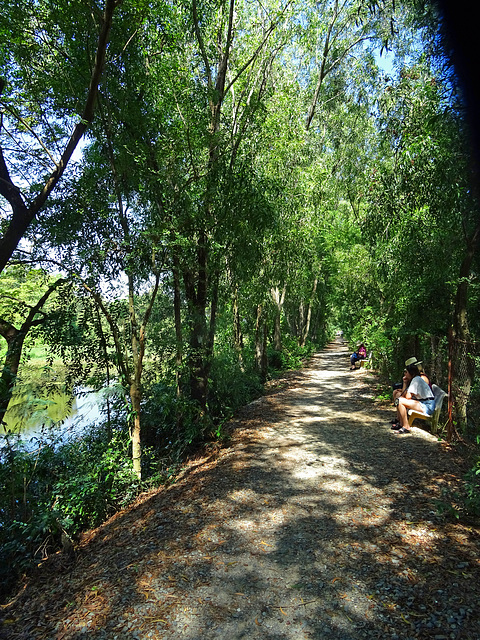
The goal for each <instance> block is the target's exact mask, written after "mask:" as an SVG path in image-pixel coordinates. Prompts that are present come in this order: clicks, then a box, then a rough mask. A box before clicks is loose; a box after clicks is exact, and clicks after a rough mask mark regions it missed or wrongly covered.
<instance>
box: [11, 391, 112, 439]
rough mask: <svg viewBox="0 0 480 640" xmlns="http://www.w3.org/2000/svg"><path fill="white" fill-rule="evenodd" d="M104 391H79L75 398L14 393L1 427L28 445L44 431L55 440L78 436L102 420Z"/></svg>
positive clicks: (58, 393) (58, 394)
mask: <svg viewBox="0 0 480 640" xmlns="http://www.w3.org/2000/svg"><path fill="white" fill-rule="evenodd" d="M108 391H109V390H108V389H107V390H105V389H102V390H101V391H96V392H94V391H89V390H87V389H82V390H80V391H79V392H78V393H77V395H76V396H72V395H68V394H66V393H64V392H60V391H57V392H54V393H53V394H49V395H48V396H47V397H44V398H42V397H32V396H28V395H27V394H25V393H23V394H22V393H20V394H16V395H14V396H13V398H12V400H11V402H10V405H9V407H8V410H7V413H6V414H5V417H4V422H5V423H6V427H5V428H6V429H7V431H10V432H12V433H16V434H20V438H21V440H23V441H25V442H27V441H30V442H32V443H34V442H36V441H37V439H38V438H40V437H43V436H44V435H45V434H46V432H47V431H49V432H50V435H51V437H54V439H55V440H66V439H68V438H71V437H73V436H76V435H80V434H81V433H83V432H84V431H85V430H86V429H87V428H89V427H92V426H94V425H96V424H98V423H100V422H103V421H105V412H104V411H103V407H104V405H105V403H106V396H107V393H108ZM3 435H4V434H3V433H2V436H3Z"/></svg>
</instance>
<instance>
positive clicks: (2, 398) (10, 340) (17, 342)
mask: <svg viewBox="0 0 480 640" xmlns="http://www.w3.org/2000/svg"><path fill="white" fill-rule="evenodd" d="M7 325H8V327H7ZM0 334H1V335H2V336H3V337H4V338H5V340H6V341H7V353H6V355H5V360H4V363H3V370H2V376H1V378H0V385H1V387H0V424H2V423H3V419H4V417H5V413H6V412H7V409H8V405H9V403H10V400H11V399H12V394H13V388H14V386H15V381H16V379H17V374H18V366H19V364H20V359H21V357H22V349H23V343H24V341H25V337H26V335H27V334H26V333H25V332H23V331H21V330H19V329H16V328H15V327H14V326H13V325H11V324H9V323H5V322H3V321H1V320H0Z"/></svg>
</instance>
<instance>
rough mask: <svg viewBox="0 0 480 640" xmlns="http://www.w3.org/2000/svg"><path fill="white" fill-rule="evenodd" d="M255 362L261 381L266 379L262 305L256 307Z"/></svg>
mask: <svg viewBox="0 0 480 640" xmlns="http://www.w3.org/2000/svg"><path fill="white" fill-rule="evenodd" d="M255 364H256V367H257V371H258V374H259V376H260V380H261V381H262V383H264V382H266V380H267V373H268V358H267V324H266V322H265V320H264V319H263V317H262V305H258V307H257V321H256V324H255Z"/></svg>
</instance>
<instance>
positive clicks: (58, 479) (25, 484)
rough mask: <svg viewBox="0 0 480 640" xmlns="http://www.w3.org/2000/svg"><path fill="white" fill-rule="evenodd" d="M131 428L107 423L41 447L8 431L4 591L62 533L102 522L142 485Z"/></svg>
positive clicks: (0, 535)
mask: <svg viewBox="0 0 480 640" xmlns="http://www.w3.org/2000/svg"><path fill="white" fill-rule="evenodd" d="M128 446H129V436H128V432H126V430H125V431H120V430H119V431H116V432H115V433H114V435H113V437H112V439H111V440H108V438H107V437H106V436H105V433H104V432H103V431H102V430H96V431H94V432H93V433H91V434H90V435H88V436H84V437H82V438H78V439H76V440H75V441H72V442H70V443H68V444H64V445H61V446H58V447H56V446H55V445H54V443H53V442H52V441H47V440H43V441H38V443H37V448H36V449H35V451H30V450H27V449H26V448H25V445H23V444H22V443H21V442H20V441H18V442H17V441H16V439H13V438H12V436H9V438H8V440H7V441H6V444H5V446H4V447H3V449H2V451H1V452H0V455H1V458H0V459H1V463H0V563H1V566H0V578H1V582H2V585H3V592H2V595H5V594H6V593H7V592H8V590H9V589H11V587H12V585H13V583H14V581H15V580H16V579H17V578H18V576H19V575H20V574H21V572H23V571H24V570H25V569H27V568H28V567H29V566H31V565H32V564H33V563H35V562H38V561H39V560H40V559H42V558H44V557H46V556H47V555H48V554H49V553H51V552H52V551H55V550H57V549H59V548H60V547H61V538H62V534H64V535H66V536H67V537H74V536H75V535H76V534H77V533H78V532H80V531H82V530H84V529H86V528H89V527H94V526H97V525H99V524H100V523H101V522H103V521H104V520H105V519H106V518H107V517H108V516H109V515H111V514H112V513H114V512H115V511H116V510H118V509H119V508H121V507H123V506H124V505H126V504H127V503H128V502H130V501H131V500H132V499H133V498H134V497H135V495H137V494H138V492H139V491H140V489H141V486H140V482H139V480H138V479H137V477H136V476H135V474H134V473H133V471H132V468H131V466H132V465H131V461H130V459H129V455H128Z"/></svg>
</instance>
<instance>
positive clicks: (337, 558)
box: [2, 344, 480, 640]
mask: <svg viewBox="0 0 480 640" xmlns="http://www.w3.org/2000/svg"><path fill="white" fill-rule="evenodd" d="M369 390H370V391H369ZM370 393H371V387H370V385H369V374H368V373H367V372H364V371H361V372H354V373H351V372H350V371H349V370H348V354H347V352H346V349H345V348H343V347H342V346H341V345H338V344H335V345H330V347H329V348H327V349H326V350H325V351H324V352H322V353H321V354H319V355H318V356H316V357H315V358H313V359H312V362H311V364H310V366H309V367H308V369H306V370H305V371H303V372H299V373H297V374H296V375H295V376H293V378H292V380H290V383H289V385H288V386H287V388H285V389H283V390H277V391H276V392H275V393H273V394H271V395H268V396H266V397H264V398H261V399H260V400H258V401H256V402H255V403H253V404H251V405H249V406H248V407H246V408H245V409H244V410H243V411H242V412H241V415H240V416H239V417H238V419H237V420H236V422H235V425H234V426H235V429H234V430H233V436H232V441H231V443H230V446H229V447H227V448H225V449H223V450H221V451H220V452H219V453H218V454H217V455H215V456H211V457H210V458H205V459H203V460H197V461H195V462H193V463H191V464H190V465H188V466H187V468H186V469H185V471H184V472H183V474H182V476H181V478H180V479H179V481H178V482H177V483H176V484H175V485H173V486H171V487H169V488H168V489H165V490H161V491H159V492H156V493H154V494H152V495H149V496H145V497H144V498H143V499H142V500H141V501H139V503H138V504H137V505H135V507H134V508H132V509H129V510H127V511H125V512H123V513H120V514H118V515H117V516H115V517H114V518H112V519H111V520H110V521H109V522H108V523H106V524H105V525H103V526H102V527H100V528H99V529H97V530H96V531H94V532H91V534H89V536H87V537H86V538H85V540H84V541H83V543H82V545H81V547H80V549H79V550H78V553H77V560H76V562H75V563H74V565H73V566H64V565H63V564H62V561H61V559H60V558H56V559H52V561H51V562H47V563H45V565H44V566H43V567H42V569H41V571H39V574H38V575H37V576H36V577H35V579H34V580H33V581H31V582H30V583H27V586H26V587H25V589H24V591H23V592H22V593H21V594H20V595H19V596H18V598H17V599H16V601H15V602H14V603H13V604H11V605H10V606H8V607H6V608H5V610H4V614H5V622H4V625H3V626H2V629H3V632H4V637H8V638H9V639H10V640H20V639H22V640H27V639H28V640H39V639H40V638H48V639H52V640H53V639H55V640H79V639H80V638H91V639H94V640H97V639H98V640H100V639H102V638H106V639H108V640H127V639H128V640H135V639H138V640H146V639H147V638H152V639H153V638H157V639H160V638H161V639H165V640H170V639H174V638H175V639H177V638H185V639H186V640H202V639H205V638H212V639H219V640H220V639H222V640H223V639H225V640H230V639H233V640H237V639H238V640H240V639H244V638H248V639H249V640H256V639H258V640H260V639H262V640H264V639H268V640H270V639H272V640H273V639H275V640H284V639H285V640H287V639H289V640H300V639H303V638H316V639H319V640H320V639H321V640H323V639H327V640H328V639H331V640H360V639H369V640H370V639H377V638H378V639H380V638H381V639H390V640H400V639H401V640H404V639H405V640H407V639H413V638H415V639H417V638H418V639H423V638H433V639H434V640H456V639H462V640H479V638H480V619H479V612H478V596H479V593H480V589H479V573H480V572H479V569H480V565H479V557H480V555H479V546H480V536H479V531H478V529H476V528H474V527H467V526H465V525H462V524H460V523H448V522H445V521H443V520H442V519H441V518H440V517H439V516H438V515H437V512H436V510H435V506H434V502H433V501H434V500H435V499H438V498H441V492H442V489H443V488H444V487H446V486H455V485H456V484H457V483H458V482H459V479H460V478H461V475H462V471H461V470H460V468H459V467H458V466H457V465H456V463H455V461H454V458H453V456H452V454H451V453H450V452H448V451H446V450H445V449H444V447H443V446H442V445H441V444H440V443H439V442H437V440H436V439H435V438H434V437H433V436H431V435H429V434H428V433H426V432H424V431H422V430H421V429H415V431H414V434H413V435H410V436H403V437H402V436H395V435H393V433H392V432H391V431H390V429H389V425H388V424H387V420H388V419H389V418H390V417H392V411H391V410H386V409H383V410H382V409H379V408H376V407H375V405H374V404H373V403H372V401H371V399H370V398H369V394H370Z"/></svg>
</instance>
